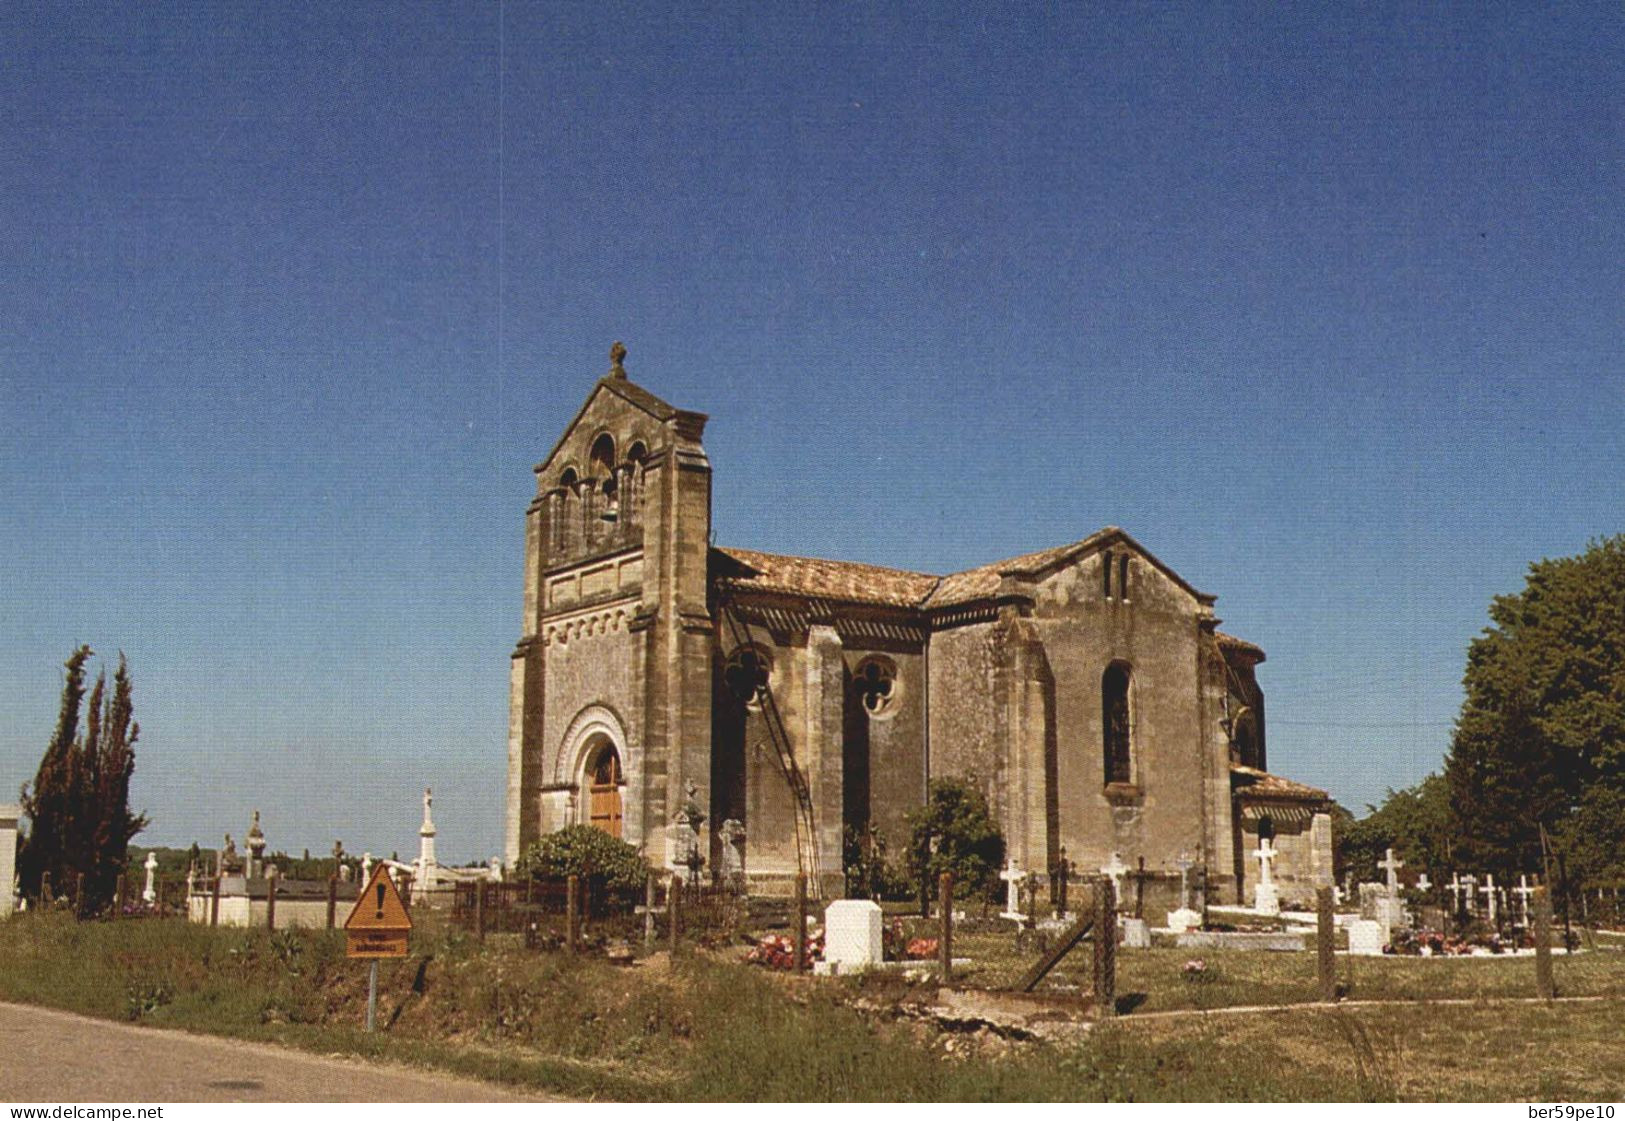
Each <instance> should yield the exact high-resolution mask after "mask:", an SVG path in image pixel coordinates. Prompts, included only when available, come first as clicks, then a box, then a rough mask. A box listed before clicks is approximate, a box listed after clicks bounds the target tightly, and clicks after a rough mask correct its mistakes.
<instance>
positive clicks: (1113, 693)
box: [1100, 662, 1134, 783]
mask: <svg viewBox="0 0 1625 1121" xmlns="http://www.w3.org/2000/svg"><path fill="white" fill-rule="evenodd" d="M1128 687H1129V668H1128V666H1126V665H1124V664H1123V663H1122V662H1113V663H1112V664H1111V665H1109V666H1107V667H1106V672H1105V674H1104V675H1103V676H1102V677H1101V679H1100V711H1101V724H1102V727H1103V728H1104V741H1105V742H1104V755H1105V760H1106V781H1107V782H1108V783H1114V782H1117V783H1131V782H1133V781H1134V749H1133V743H1132V739H1133V725H1132V723H1131V721H1130V714H1129V695H1128V693H1129V688H1128Z"/></svg>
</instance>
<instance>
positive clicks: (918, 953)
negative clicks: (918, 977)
mask: <svg viewBox="0 0 1625 1121" xmlns="http://www.w3.org/2000/svg"><path fill="white" fill-rule="evenodd" d="M941 945H942V943H941V942H939V941H937V939H935V938H910V939H909V940H908V945H907V946H906V947H905V948H904V950H903V956H904V957H905V958H907V959H908V960H909V961H934V960H935V959H936V956H937V950H938V947H940V946H941Z"/></svg>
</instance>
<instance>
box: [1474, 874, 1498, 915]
mask: <svg viewBox="0 0 1625 1121" xmlns="http://www.w3.org/2000/svg"><path fill="white" fill-rule="evenodd" d="M1478 890H1479V893H1480V894H1481V895H1483V896H1484V898H1485V899H1487V900H1488V901H1489V905H1490V925H1491V926H1494V925H1495V876H1494V875H1485V877H1484V886H1483V887H1481V888H1479V889H1478Z"/></svg>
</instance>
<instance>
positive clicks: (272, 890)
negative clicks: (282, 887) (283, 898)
mask: <svg viewBox="0 0 1625 1121" xmlns="http://www.w3.org/2000/svg"><path fill="white" fill-rule="evenodd" d="M265 929H266V930H275V929H276V877H275V876H272V877H271V878H270V879H268V880H266V881H265Z"/></svg>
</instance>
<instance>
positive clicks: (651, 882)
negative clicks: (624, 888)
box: [643, 872, 655, 954]
mask: <svg viewBox="0 0 1625 1121" xmlns="http://www.w3.org/2000/svg"><path fill="white" fill-rule="evenodd" d="M654 948H655V874H654V873H653V872H650V873H649V874H648V875H647V876H644V877H643V952H644V953H646V954H649V953H653V952H654Z"/></svg>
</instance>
